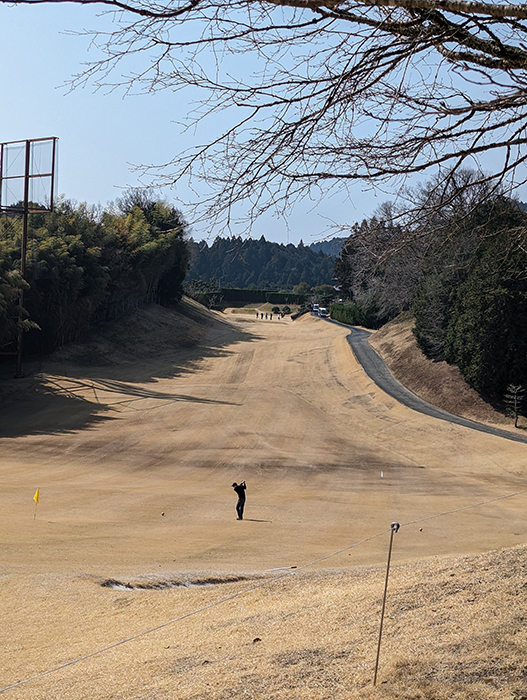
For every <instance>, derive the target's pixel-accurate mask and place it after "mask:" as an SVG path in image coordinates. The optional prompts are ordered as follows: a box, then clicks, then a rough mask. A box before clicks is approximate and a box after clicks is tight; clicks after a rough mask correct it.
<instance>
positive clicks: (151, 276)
mask: <svg viewBox="0 0 527 700" xmlns="http://www.w3.org/2000/svg"><path fill="white" fill-rule="evenodd" d="M186 230H187V224H186V222H185V220H184V219H183V217H182V215H181V214H180V212H179V211H178V210H177V209H175V208H174V207H172V206H170V205H169V204H167V203H166V202H163V201H159V200H155V199H153V198H150V197H149V196H148V195H147V194H145V193H144V191H140V190H130V191H129V192H127V193H125V195H124V196H123V197H122V198H121V199H119V200H117V202H116V203H115V204H113V205H111V206H109V207H107V208H106V209H104V210H101V209H100V208H97V207H91V208H90V207H88V206H87V205H86V204H75V203H72V202H69V201H67V200H63V201H61V202H60V203H59V204H58V206H57V207H56V208H55V210H54V211H53V212H52V213H49V214H31V215H30V216H29V229H28V244H27V262H26V273H25V281H23V280H22V279H21V277H20V273H19V269H20V243H21V236H22V223H21V219H20V217H17V216H3V217H1V218H0V347H1V349H2V351H3V352H8V351H10V350H13V345H14V343H15V341H16V337H17V335H18V331H19V330H20V329H22V330H23V331H26V332H25V334H24V346H25V348H26V349H27V351H28V352H49V351H50V350H53V349H54V348H56V347H58V346H60V345H62V344H64V343H66V342H70V341H73V340H77V339H78V338H79V337H80V336H81V334H82V332H83V331H84V330H86V329H87V328H89V327H90V325H92V324H94V323H97V322H101V321H105V320H109V319H113V318H117V317H118V316H120V315H122V314H123V313H125V312H126V311H127V310H129V309H130V308H132V307H134V306H137V305H138V304H140V303H145V302H149V301H155V302H157V303H160V304H163V305H171V304H174V303H176V302H177V301H179V299H180V298H181V295H182V293H183V288H182V284H183V280H184V277H185V273H186V270H187V267H188V260H189V251H188V248H187V241H186V240H185V234H186ZM21 288H24V306H23V308H20V307H19V303H18V300H19V296H20V289H21Z"/></svg>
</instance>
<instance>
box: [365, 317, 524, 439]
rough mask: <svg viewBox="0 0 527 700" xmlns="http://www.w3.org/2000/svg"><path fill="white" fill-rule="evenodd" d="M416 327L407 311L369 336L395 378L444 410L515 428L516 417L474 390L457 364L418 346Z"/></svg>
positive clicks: (472, 418)
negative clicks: (432, 356)
mask: <svg viewBox="0 0 527 700" xmlns="http://www.w3.org/2000/svg"><path fill="white" fill-rule="evenodd" d="M413 326H414V319H413V317H412V315H411V314H409V313H408V312H405V313H404V314H401V315H400V316H399V317H397V318H396V319H394V320H393V321H390V322H389V323H387V324H386V325H385V326H383V327H382V328H381V329H380V330H378V331H376V332H375V333H374V334H373V335H372V336H371V338H370V344H371V345H372V347H373V348H374V349H375V350H376V351H377V352H378V353H379V355H380V356H381V357H382V358H383V360H384V361H385V362H386V364H387V365H388V367H389V368H390V370H391V372H392V373H393V375H394V376H395V377H396V379H398V380H399V381H400V382H401V384H403V385H404V386H405V387H407V388H408V389H410V391H413V392H414V394H417V396H420V397H421V398H422V399H424V400H425V401H428V402H429V403H431V404H433V405H434V406H438V407H439V408H442V409H443V410H445V411H448V412H450V413H454V414H455V415H457V416H463V417H465V418H469V419H471V420H476V421H480V422H484V423H489V424H493V425H500V426H501V427H506V428H507V429H512V430H514V420H511V419H510V418H507V417H505V416H504V415H503V413H501V412H500V411H498V410H496V409H495V407H494V406H492V405H491V404H490V403H488V402H487V401H485V399H484V398H482V397H481V396H480V395H479V394H478V393H477V392H476V391H475V390H474V389H472V388H471V387H470V386H469V385H468V384H467V382H466V381H465V380H464V379H463V377H462V375H461V373H460V371H459V369H458V368H457V367H456V366H455V365H449V364H448V363H447V362H445V361H442V362H437V361H434V360H430V359H428V358H427V357H425V355H424V354H423V353H422V352H421V350H420V349H419V347H418V346H417V342H416V340H415V336H414V334H413Z"/></svg>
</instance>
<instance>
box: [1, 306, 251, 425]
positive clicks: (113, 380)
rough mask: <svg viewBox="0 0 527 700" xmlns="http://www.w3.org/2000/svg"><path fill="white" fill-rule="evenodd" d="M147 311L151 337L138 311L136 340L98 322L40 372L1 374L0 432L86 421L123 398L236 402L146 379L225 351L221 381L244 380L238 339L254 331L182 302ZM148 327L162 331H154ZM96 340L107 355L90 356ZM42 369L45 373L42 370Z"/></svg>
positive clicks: (130, 404)
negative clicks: (228, 367)
mask: <svg viewBox="0 0 527 700" xmlns="http://www.w3.org/2000/svg"><path fill="white" fill-rule="evenodd" d="M146 313H148V314H150V316H149V317H148V320H149V321H152V319H153V321H154V324H153V326H154V328H153V330H154V333H153V334H154V337H153V338H152V337H150V334H149V333H148V328H149V327H148V325H146V324H145V323H144V316H143V317H142V318H140V319H139V321H140V322H143V326H142V327H141V328H139V331H138V335H137V336H136V338H135V344H134V343H129V341H130V338H131V337H132V336H130V335H127V334H126V331H127V330H128V333H130V332H132V331H130V330H129V329H127V328H126V327H123V322H122V321H121V322H120V323H118V324H108V327H107V328H103V331H105V332H104V333H103V332H102V331H99V332H98V333H97V335H96V336H95V340H94V339H93V338H91V339H88V340H87V342H86V344H84V345H80V344H78V345H77V346H75V347H74V348H73V349H72V351H71V352H70V355H69V357H68V354H67V353H63V351H61V352H60V353H59V354H58V357H53V358H51V359H52V360H53V362H52V363H49V364H48V365H47V366H44V367H43V372H44V374H41V373H36V374H34V375H33V376H29V377H25V378H23V379H17V380H13V379H11V380H8V381H1V382H0V437H11V438H14V437H21V436H29V435H41V434H60V433H68V432H74V431H78V430H86V429H91V428H94V427H96V426H97V425H98V424H100V423H103V422H105V421H109V420H114V419H115V417H116V414H115V412H116V411H118V410H119V409H120V408H121V407H122V406H123V405H125V406H126V408H128V409H130V410H134V408H136V406H137V409H136V410H141V411H144V410H145V409H149V408H150V409H155V408H160V407H161V406H163V405H165V404H169V403H173V402H189V403H201V404H224V405H236V404H235V403H234V402H231V401H225V400H217V399H213V398H208V397H206V396H205V397H204V396H194V395H192V394H191V393H172V392H170V391H168V392H167V391H159V390H156V389H155V388H154V387H151V386H145V384H147V385H148V384H150V383H156V382H157V381H158V380H160V379H171V378H175V377H181V376H183V375H185V374H188V375H191V374H193V373H195V372H197V371H199V370H200V368H201V367H202V366H203V363H204V361H206V360H207V359H210V358H220V357H225V358H228V357H229V356H232V357H235V358H236V359H235V361H234V362H233V363H232V371H231V374H230V375H227V376H226V378H225V383H227V384H232V385H235V384H237V383H239V382H241V381H243V378H244V377H245V375H246V374H247V372H248V371H249V367H250V361H251V359H252V354H253V353H252V350H249V351H247V349H246V348H245V350H244V353H243V354H242V353H240V350H239V348H238V347H237V346H238V344H240V343H242V342H243V343H252V342H254V341H256V340H258V339H259V336H257V335H256V334H254V333H249V332H246V331H244V330H241V329H239V328H236V327H235V326H234V325H233V324H231V323H229V322H227V321H223V320H222V319H221V318H218V317H215V316H212V315H210V314H209V315H207V313H204V312H201V311H200V310H199V309H197V310H196V309H194V308H193V307H192V306H189V305H188V304H187V305H186V306H185V305H183V308H182V309H179V311H174V310H165V309H161V310H158V309H155V308H153V309H152V308H151V309H148V310H147V311H146ZM133 320H134V319H133V318H132V319H131V322H133ZM156 321H158V323H157V325H155V322H156ZM189 322H190V325H189ZM145 325H146V327H145ZM128 326H132V323H129V324H128ZM180 328H181V329H182V331H183V333H184V332H185V330H189V329H190V333H189V335H188V336H185V337H183V338H175V336H176V335H177V333H178V329H180ZM196 329H197V330H196ZM163 331H164V335H162V332H163ZM155 332H158V335H161V337H158V338H157V339H156V337H155ZM119 334H120V335H119ZM117 336H119V337H117ZM157 341H159V343H158V342H157ZM172 341H174V342H173V343H172ZM158 346H159V347H161V348H162V349H161V351H160V352H159V353H157V354H156V353H155V352H152V353H150V352H149V348H150V347H152V348H156V347H158ZM100 347H102V348H103V351H104V358H103V360H106V361H103V362H102V363H101V364H97V359H98V357H97V351H98V348H100ZM66 351H67V352H69V349H68V348H66ZM112 351H114V352H115V354H114V355H113V356H111V355H110V361H108V356H109V355H108V353H111V352H112ZM61 356H62V357H61ZM64 357H66V359H63V358H64ZM86 357H88V358H89V360H90V361H89V362H86V364H84V363H82V364H81V363H80V362H79V359H81V358H86ZM75 360H76V361H75ZM46 371H48V372H49V374H47V375H46ZM112 394H113V395H114V396H111V395H112ZM116 394H117V395H118V398H116V397H115V395H116ZM145 400H150V401H153V402H154V404H153V405H152V406H146V407H145V406H144V405H141V404H140V403H138V402H144V401H145Z"/></svg>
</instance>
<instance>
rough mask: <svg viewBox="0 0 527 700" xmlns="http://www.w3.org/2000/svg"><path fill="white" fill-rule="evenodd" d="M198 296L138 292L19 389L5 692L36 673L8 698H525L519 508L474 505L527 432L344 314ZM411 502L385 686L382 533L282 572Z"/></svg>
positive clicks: (1, 579)
mask: <svg viewBox="0 0 527 700" xmlns="http://www.w3.org/2000/svg"><path fill="white" fill-rule="evenodd" d="M186 312H187V315H184V314H183V316H184V317H183V318H181V317H180V312H176V311H170V312H168V311H166V310H163V309H159V310H157V311H156V310H155V309H145V310H139V311H138V313H137V314H136V315H133V316H132V318H133V319H134V322H133V326H132V324H131V323H130V321H129V322H128V326H129V327H126V326H123V325H122V324H121V325H116V326H112V328H111V329H110V334H109V335H108V334H105V335H104V337H102V338H101V339H100V342H101V343H102V345H101V346H94V348H93V351H94V353H95V355H97V353H99V356H100V357H102V360H101V362H102V363H103V364H102V365H100V366H98V365H94V364H91V365H90V364H88V366H87V365H81V364H75V362H79V363H80V361H81V360H82V359H83V358H82V357H80V358H79V357H78V356H76V355H73V356H70V357H69V359H68V357H67V356H65V355H64V356H58V357H56V358H55V363H54V364H53V365H51V366H50V368H49V367H48V368H44V369H43V372H42V376H41V377H40V378H38V377H34V378H28V379H27V380H18V383H17V392H16V394H13V397H12V399H11V400H10V401H6V407H5V408H4V409H3V411H2V416H1V421H0V428H1V431H2V432H3V437H0V475H1V478H2V489H1V490H0V529H1V532H2V558H1V561H0V590H1V593H2V617H1V623H0V648H1V649H2V664H1V665H0V688H3V687H5V686H7V685H10V684H13V683H15V682H16V681H17V680H23V679H28V678H31V677H33V676H36V678H34V679H33V680H31V681H30V682H28V683H24V684H22V685H19V686H17V687H15V688H13V689H11V690H9V691H6V693H5V695H2V698H4V697H5V698H14V699H15V700H48V699H51V700H55V699H57V700H61V699H63V700H169V699H170V700H173V699H175V700H230V699H231V698H232V699H234V698H237V699H238V698H249V699H250V698H253V699H258V700H267V699H268V698H270V699H271V700H285V699H286V698H287V700H330V699H331V700H333V699H335V700H344V699H346V700H347V699H349V700H354V699H355V698H361V699H362V698H365V699H366V700H369V699H370V698H380V699H381V700H387V699H391V698H398V699H399V698H401V699H403V698H405V699H406V698H411V699H414V698H415V699H417V698H420V699H422V700H446V699H447V698H460V699H461V700H468V699H470V700H472V699H474V700H475V699H476V698H477V699H478V700H479V699H480V698H481V699H482V700H490V699H492V700H494V699H495V700H501V699H503V700H506V699H507V700H508V698H510V697H511V696H513V695H515V696H516V697H518V698H519V697H520V696H522V694H523V695H526V696H527V692H526V690H527V689H526V688H525V684H526V678H525V677H526V662H525V658H526V656H527V655H526V653H525V652H526V646H527V645H526V641H527V640H526V632H525V620H526V619H527V613H526V603H525V598H526V592H527V591H526V578H527V577H526V573H527V572H526V568H525V559H526V556H525V555H526V553H527V548H526V546H525V545H522V546H516V547H514V546H513V545H518V544H519V543H522V542H523V543H525V542H526V541H527V531H526V524H525V503H524V500H523V498H522V497H519V496H518V497H515V498H509V499H506V500H501V501H500V502H499V503H497V502H493V503H488V504H487V505H485V506H480V507H477V508H471V509H468V510H466V509H465V508H466V507H467V506H469V505H475V504H477V503H481V502H482V501H488V500H489V499H491V498H495V497H497V496H504V495H506V494H510V493H512V492H518V491H522V490H523V489H525V454H526V453H525V445H522V444H519V443H513V442H511V441H505V440H502V439H500V438H494V437H492V436H489V435H484V434H482V433H477V432H475V431H471V430H469V429H467V428H462V427H460V426H452V425H449V424H447V423H445V422H444V421H434V420H433V419H431V418H428V417H426V416H422V415H420V414H418V413H416V412H414V411H411V410H409V409H406V408H404V407H402V406H400V405H398V404H397V403H396V402H395V401H393V400H392V399H390V397H387V396H386V395H384V394H383V393H382V392H381V391H380V390H378V389H377V388H376V387H375V386H374V385H372V383H371V382H370V381H369V379H368V378H367V377H365V375H364V373H363V372H362V371H361V370H360V368H359V367H358V366H357V365H356V362H355V360H354V358H353V355H352V353H351V351H350V348H349V346H348V344H347V342H346V340H345V335H346V333H347V331H346V329H343V328H341V327H339V326H336V325H334V324H327V323H324V322H322V321H321V320H320V319H315V318H313V317H311V316H305V317H303V318H301V319H299V320H298V321H296V322H295V323H285V322H284V323H274V321H273V323H266V322H265V321H264V322H256V320H255V319H250V318H249V317H246V318H241V319H240V318H237V317H236V316H235V315H233V316H232V319H228V318H226V317H225V316H224V315H222V314H219V313H209V312H207V311H206V310H200V309H197V308H195V307H194V306H193V305H192V304H189V305H188V306H187V307H186ZM187 323H188V324H190V330H191V331H192V333H194V332H195V338H194V341H193V342H194V346H193V347H187V346H186V345H185V344H184V341H183V340H182V339H181V338H180V336H179V333H180V330H181V328H182V327H183V325H184V324H187ZM181 324H183V325H181ZM132 341H133V342H132ZM93 342H98V341H97V340H96V339H94V340H93ZM70 349H71V348H70ZM71 350H72V352H73V351H74V349H71ZM68 352H69V350H68ZM75 352H76V351H75ZM104 357H107V358H108V359H109V360H110V364H107V363H106V361H105V360H104ZM87 360H88V361H91V360H93V356H91V355H90V357H88V358H87ZM20 381H22V382H23V384H20ZM32 382H33V384H32ZM5 383H6V385H7V384H9V382H7V381H6V382H5ZM26 385H27V387H28V391H29V389H30V388H31V386H33V385H34V386H33V394H31V395H28V396H23V397H20V388H19V387H20V386H26ZM381 470H382V472H383V476H382V477H381V475H380V472H381ZM239 478H246V479H247V480H248V484H249V485H250V491H249V496H248V506H247V511H246V516H247V520H246V521H245V522H243V523H239V522H236V521H235V520H234V502H233V498H232V490H231V488H230V484H231V483H232V481H233V480H234V479H236V480H238V479H239ZM37 486H38V487H40V489H41V503H40V504H39V506H38V517H37V519H36V520H34V505H35V504H34V503H33V500H32V498H33V493H34V491H35V489H36V487H37ZM455 508H464V510H460V511H458V512H457V513H455V514H453V515H449V516H448V517H444V518H436V519H432V520H429V521H427V524H426V526H424V524H423V527H422V528H420V527H419V525H418V523H417V521H418V520H419V519H421V518H423V517H425V516H430V515H433V514H437V513H444V512H445V511H451V510H453V509H455ZM395 518H396V519H398V520H399V521H400V522H402V523H405V522H412V523H413V524H412V525H409V526H408V527H403V528H402V530H401V533H400V534H398V535H397V536H396V540H395V549H394V558H393V569H392V576H391V579H390V588H389V598H388V607H387V617H386V622H385V637H384V642H383V648H382V655H381V667H380V676H379V685H378V686H377V688H375V689H373V688H372V686H371V679H372V673H373V665H374V660H375V651H376V642H377V631H378V624H379V612H380V604H381V595H382V589H383V583H384V566H383V562H385V557H386V548H387V544H388V541H387V540H388V534H387V533H385V535H384V536H383V537H378V538H376V539H374V540H371V541H370V542H368V543H367V544H364V545H361V546H360V547H356V548H353V550H352V552H351V551H350V552H348V551H341V552H340V553H339V554H338V556H335V557H334V558H332V559H330V560H327V561H324V562H323V563H322V564H321V563H320V562H319V563H318V564H317V566H318V567H320V566H321V565H322V566H326V565H332V566H334V567H335V569H336V570H334V571H322V570H318V571H313V570H312V569H313V568H314V567H313V566H312V567H310V568H309V569H304V570H300V569H299V570H295V572H294V573H292V574H291V575H288V576H285V577H283V578H281V579H279V580H271V579H270V578H269V577H270V576H271V577H272V576H273V575H274V576H276V575H278V576H279V575H280V572H278V574H276V573H275V574H272V573H269V572H267V573H266V570H267V569H270V568H271V567H279V566H285V565H293V564H294V565H299V566H300V565H302V564H303V563H304V562H307V561H311V560H313V559H315V558H317V557H322V556H324V555H326V554H328V553H329V552H333V551H335V550H336V549H341V548H342V547H347V546H349V545H350V543H353V542H357V541H359V540H362V539H364V538H366V537H368V536H369V535H371V534H372V533H376V532H379V531H382V530H385V528H386V527H387V526H388V525H389V522H390V521H391V520H392V519H395ZM501 548H507V549H501ZM490 549H494V550H495V551H493V552H491V553H482V552H486V551H487V550H490ZM469 552H470V553H471V556H468V554H467V553H469ZM432 554H436V555H437V557H436V558H434V559H432V558H430V557H431V555H432ZM427 557H428V558H427ZM445 557H448V558H445ZM361 565H362V566H361ZM266 577H267V578H266ZM110 579H113V586H114V587H112V586H109V585H108V582H109V580H110ZM262 580H263V581H266V585H265V586H260V587H258V588H257V587H256V586H259V585H260V584H261V583H262ZM105 583H106V585H104V584H105ZM219 583H221V585H217V584H219ZM193 584H194V585H193ZM196 584H209V585H196ZM115 586H117V587H115ZM237 593H243V595H239V596H238V595H237V596H236V597H233V596H234V595H236V594H237ZM227 598H230V599H229V600H226V599H227ZM221 601H224V602H221ZM214 603H220V604H218V605H215V606H214V607H211V605H212V604H214ZM205 607H206V608H207V609H204V610H202V611H201V612H199V613H198V614H196V615H192V616H191V617H188V614H189V613H192V612H193V611H195V610H197V609H199V608H205ZM175 620H178V621H177V622H175ZM170 621H174V622H173V623H172V624H168V625H167V624H166V623H167V622H170ZM156 627H157V628H158V629H156V630H154V628H156ZM147 630H153V631H152V632H151V633H149V634H146V635H145V634H144V632H145V631H147ZM132 637H136V638H135V639H131V640H130V641H129V642H127V643H125V644H120V645H119V646H115V647H114V648H112V649H107V650H106V651H104V652H103V653H100V654H96V655H94V656H90V655H91V654H93V653H94V652H97V651H98V650H103V649H105V648H107V647H109V646H111V645H115V644H116V643H119V642H120V641H122V640H125V639H129V638H132ZM86 656H89V658H84V659H83V660H82V661H80V662H79V663H76V664H74V665H70V666H66V667H64V668H62V669H60V670H57V671H54V672H53V673H50V674H48V675H40V674H42V673H44V672H46V671H47V670H49V669H54V668H56V667H58V666H60V665H61V664H65V663H67V662H69V661H71V660H72V659H77V658H81V657H86Z"/></svg>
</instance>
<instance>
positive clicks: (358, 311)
mask: <svg viewBox="0 0 527 700" xmlns="http://www.w3.org/2000/svg"><path fill="white" fill-rule="evenodd" d="M329 315H330V317H331V318H332V319H334V320H335V321H340V322H341V323H347V324H348V325H350V326H366V328H376V327H378V322H377V320H376V317H375V310H374V309H373V308H368V307H364V306H361V305H360V304H356V303H355V302H353V301H352V302H348V303H343V304H331V306H330V308H329Z"/></svg>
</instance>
